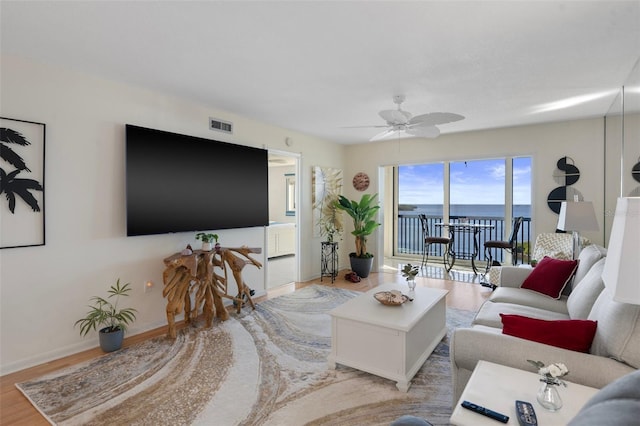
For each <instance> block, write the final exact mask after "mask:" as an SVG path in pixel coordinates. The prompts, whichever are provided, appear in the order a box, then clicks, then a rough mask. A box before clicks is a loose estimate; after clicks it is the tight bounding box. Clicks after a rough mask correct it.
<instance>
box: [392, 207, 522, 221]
mask: <svg viewBox="0 0 640 426" xmlns="http://www.w3.org/2000/svg"><path fill="white" fill-rule="evenodd" d="M411 208H414V209H413V210H410V209H411ZM400 210H401V212H400V213H401V214H402V215H404V216H412V215H416V216H417V215H419V214H425V215H427V216H438V217H442V205H441V204H417V205H409V204H402V205H401V209H400ZM449 215H450V216H453V217H469V218H471V217H482V218H485V217H486V218H503V217H504V205H502V204H452V205H451V208H450V212H449ZM513 215H514V216H522V217H524V218H530V217H531V205H530V204H516V205H514V206H513Z"/></svg>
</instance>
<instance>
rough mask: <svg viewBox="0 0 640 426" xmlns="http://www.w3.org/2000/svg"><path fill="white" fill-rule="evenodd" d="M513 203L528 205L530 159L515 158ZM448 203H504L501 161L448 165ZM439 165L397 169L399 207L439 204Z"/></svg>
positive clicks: (440, 187) (441, 168) (417, 165)
mask: <svg viewBox="0 0 640 426" xmlns="http://www.w3.org/2000/svg"><path fill="white" fill-rule="evenodd" d="M513 161H514V164H513V197H514V198H513V199H514V204H531V159H530V158H528V157H527V158H515V159H514V160H513ZM450 169H451V204H504V184H505V163H504V160H501V159H497V160H475V161H467V162H466V164H465V162H451V166H450ZM443 170H444V166H443V164H442V163H432V164H416V165H410V166H400V167H399V186H400V191H399V202H400V204H442V202H443V200H444V195H443V188H444V185H443Z"/></svg>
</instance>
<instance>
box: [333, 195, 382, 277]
mask: <svg viewBox="0 0 640 426" xmlns="http://www.w3.org/2000/svg"><path fill="white" fill-rule="evenodd" d="M377 197H378V194H374V195H370V194H363V195H362V198H361V199H360V201H355V200H349V199H348V198H346V197H345V196H343V195H340V197H339V198H338V200H337V201H336V208H339V209H340V210H344V211H345V212H347V214H348V215H349V216H351V218H352V219H353V228H354V229H353V231H352V232H351V234H352V235H353V236H355V237H356V251H355V252H353V253H350V254H349V260H350V262H351V270H352V271H353V272H355V273H356V274H358V276H360V277H362V278H366V277H368V276H369V273H370V272H371V265H373V254H371V253H369V252H368V251H367V237H368V236H369V235H371V234H372V233H373V231H374V230H375V229H376V228H377V227H378V226H380V224H379V223H378V222H376V221H375V217H376V214H377V213H378V209H380V206H379V205H378V202H377V200H376V198H377Z"/></svg>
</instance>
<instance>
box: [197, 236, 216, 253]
mask: <svg viewBox="0 0 640 426" xmlns="http://www.w3.org/2000/svg"><path fill="white" fill-rule="evenodd" d="M196 240H201V241H202V250H204V251H211V243H212V242H213V241H215V242H216V249H217V248H218V247H219V246H218V234H207V233H205V232H198V233H197V234H196Z"/></svg>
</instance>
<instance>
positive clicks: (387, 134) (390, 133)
mask: <svg viewBox="0 0 640 426" xmlns="http://www.w3.org/2000/svg"><path fill="white" fill-rule="evenodd" d="M396 132H397V130H393V129H388V130H385V131H384V132H382V133H378V134H377V135H375V136H374V137H372V138H371V139H369V141H371V142H374V141H381V140H383V139H387V138H389V137H391V136H393V135H394V134H395V133H396Z"/></svg>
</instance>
